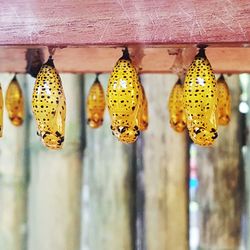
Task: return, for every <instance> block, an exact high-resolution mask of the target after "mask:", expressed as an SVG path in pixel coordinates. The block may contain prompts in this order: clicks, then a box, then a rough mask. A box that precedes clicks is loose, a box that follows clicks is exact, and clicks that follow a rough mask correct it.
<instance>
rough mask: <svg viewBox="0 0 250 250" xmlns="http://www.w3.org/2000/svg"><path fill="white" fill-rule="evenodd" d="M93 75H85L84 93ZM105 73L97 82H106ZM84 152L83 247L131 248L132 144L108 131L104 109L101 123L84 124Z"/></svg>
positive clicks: (95, 248)
mask: <svg viewBox="0 0 250 250" xmlns="http://www.w3.org/2000/svg"><path fill="white" fill-rule="evenodd" d="M94 79H95V76H94V75H86V77H85V94H86V95H87V93H88V91H89V89H90V86H91V84H92V83H93V81H94ZM107 80H108V75H101V76H100V82H101V83H102V84H103V85H104V87H105V89H106V86H107ZM86 135H87V138H86V150H85V153H84V187H83V190H84V191H83V193H84V203H83V214H84V215H83V232H82V234H83V238H82V239H83V241H82V242H83V249H84V250H100V249H102V250H110V249H119V250H132V221H131V219H132V215H131V209H132V202H133V201H132V195H133V193H132V189H131V174H132V158H131V156H132V145H124V144H122V143H120V142H118V141H117V140H116V138H115V137H114V136H112V134H111V130H110V119H109V115H108V112H107V110H106V113H105V118H104V124H103V126H102V127H100V128H98V129H91V128H89V127H87V128H86Z"/></svg>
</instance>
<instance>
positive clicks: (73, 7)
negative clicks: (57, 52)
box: [0, 0, 250, 46]
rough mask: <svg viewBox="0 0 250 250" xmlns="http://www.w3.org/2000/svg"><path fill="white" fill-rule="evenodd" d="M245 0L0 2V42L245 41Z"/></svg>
mask: <svg viewBox="0 0 250 250" xmlns="http://www.w3.org/2000/svg"><path fill="white" fill-rule="evenodd" d="M249 11H250V5H249V1H248V0H230V1H226V0H221V1H216V0H212V1H198V0H187V1H181V2H180V1H178V0H174V1H165V0H157V1H144V0H137V1H132V0H119V1H114V0H111V1H107V0H105V1H102V0H97V1H78V0H72V1H50V2H47V1H34V0H28V1H23V0H16V1H14V2H9V1H3V0H2V1H1V19H0V27H1V28H0V45H21V44H28V45H37V44H38V45H41V44H43V45H54V44H56V45H59V46H65V45H103V44H105V45H114V44H115V45H117V44H119V45H122V46H123V45H124V44H131V43H141V44H183V43H206V44H207V43H218V42H226V43H230V42H239V43H240V44H244V43H247V42H248V43H249V40H250V24H249Z"/></svg>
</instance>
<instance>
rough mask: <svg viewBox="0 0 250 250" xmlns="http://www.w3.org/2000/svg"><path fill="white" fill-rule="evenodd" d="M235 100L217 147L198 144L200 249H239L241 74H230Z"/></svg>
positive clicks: (230, 85)
mask: <svg viewBox="0 0 250 250" xmlns="http://www.w3.org/2000/svg"><path fill="white" fill-rule="evenodd" d="M226 81H227V83H228V85H229V88H230V92H231V97H232V98H231V99H232V117H231V121H230V124H229V125H228V126H226V127H222V126H221V127H220V128H219V137H218V139H217V142H216V143H215V146H214V147H210V148H204V147H198V152H197V166H198V175H199V183H200V184H199V190H198V192H199V198H198V203H199V205H200V249H227V250H235V249H238V247H239V243H240V225H241V224H240V221H241V205H242V204H241V202H242V199H241V198H242V194H241V191H242V190H241V181H240V177H241V174H242V169H241V167H242V166H241V164H240V163H241V144H240V136H239V132H240V131H241V124H240V116H239V111H238V106H239V100H240V99H239V98H240V85H239V78H238V76H232V77H227V78H226Z"/></svg>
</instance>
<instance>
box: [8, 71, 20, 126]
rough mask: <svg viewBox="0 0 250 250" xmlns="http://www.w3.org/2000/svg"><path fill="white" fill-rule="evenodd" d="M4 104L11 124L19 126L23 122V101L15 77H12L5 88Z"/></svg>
mask: <svg viewBox="0 0 250 250" xmlns="http://www.w3.org/2000/svg"><path fill="white" fill-rule="evenodd" d="M5 103H6V109H7V112H8V116H9V118H10V121H11V123H12V124H13V125H15V126H20V125H21V124H22V123H23V120H24V100H23V94H22V89H21V87H20V85H19V82H18V81H17V79H16V76H14V78H13V79H12V81H11V82H10V84H9V86H8V88H7V92H6V96H5Z"/></svg>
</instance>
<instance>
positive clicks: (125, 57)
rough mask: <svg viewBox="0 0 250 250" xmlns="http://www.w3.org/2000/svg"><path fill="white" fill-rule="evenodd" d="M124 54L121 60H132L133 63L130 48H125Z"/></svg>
mask: <svg viewBox="0 0 250 250" xmlns="http://www.w3.org/2000/svg"><path fill="white" fill-rule="evenodd" d="M122 52H123V55H122V57H121V58H120V59H124V60H130V61H131V59H130V57H129V52H128V48H127V47H125V49H123V50H122Z"/></svg>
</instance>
